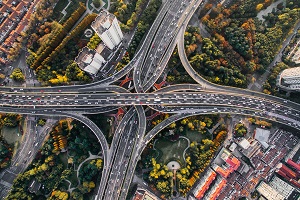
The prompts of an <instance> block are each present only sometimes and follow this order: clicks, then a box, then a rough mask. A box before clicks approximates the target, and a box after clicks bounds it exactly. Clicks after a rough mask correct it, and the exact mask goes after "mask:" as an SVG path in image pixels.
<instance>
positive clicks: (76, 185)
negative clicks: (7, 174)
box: [7, 120, 103, 199]
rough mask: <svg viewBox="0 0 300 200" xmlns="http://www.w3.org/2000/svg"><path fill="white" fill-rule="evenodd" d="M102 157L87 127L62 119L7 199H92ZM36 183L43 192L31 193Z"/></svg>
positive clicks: (96, 142)
mask: <svg viewBox="0 0 300 200" xmlns="http://www.w3.org/2000/svg"><path fill="white" fill-rule="evenodd" d="M102 161H103V160H102V156H101V149H100V147H99V143H98V140H97V139H96V137H95V136H94V135H93V133H92V132H91V131H90V130H89V129H88V128H87V127H85V126H84V125H83V124H81V123H79V122H77V121H75V120H73V121H72V120H61V121H59V123H58V125H57V126H55V127H54V128H53V129H52V131H51V132H50V136H49V138H48V139H47V141H46V142H45V144H44V145H43V147H42V148H41V149H40V150H39V152H38V153H37V155H36V157H35V158H34V160H33V162H32V163H31V164H30V165H29V167H28V168H27V169H26V171H25V172H24V173H22V174H19V175H18V176H17V178H16V179H15V181H14V184H13V187H12V190H11V192H10V193H9V195H8V197H7V199H27V198H31V199H57V198H59V199H69V198H70V197H71V198H72V199H89V198H90V195H91V194H92V193H91V192H92V191H93V189H94V188H95V187H96V185H95V183H97V182H99V179H100V178H101V175H100V174H101V171H102V166H103V164H102ZM33 181H36V182H38V183H39V184H40V186H41V187H40V189H39V190H37V191H35V192H33V193H32V192H29V190H28V188H29V187H30V185H31V184H32V182H33Z"/></svg>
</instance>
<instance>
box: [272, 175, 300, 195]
mask: <svg viewBox="0 0 300 200" xmlns="http://www.w3.org/2000/svg"><path fill="white" fill-rule="evenodd" d="M269 184H270V186H271V187H272V188H274V189H275V190H277V191H278V192H279V193H280V194H281V195H282V196H283V197H284V198H285V199H290V198H289V197H290V196H291V195H292V194H293V193H299V192H298V191H296V189H295V188H294V187H293V186H292V185H290V184H288V183H287V182H285V181H283V180H281V179H280V178H278V177H277V176H273V178H272V179H271V181H270V183H269ZM298 197H299V196H298Z"/></svg>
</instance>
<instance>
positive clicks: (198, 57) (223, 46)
mask: <svg viewBox="0 0 300 200" xmlns="http://www.w3.org/2000/svg"><path fill="white" fill-rule="evenodd" d="M272 2H273V1H271V0H265V1H264V0H254V1H253V0H243V1H242V2H241V1H237V0H235V1H232V2H231V4H230V6H229V7H227V8H224V7H223V6H222V5H217V7H213V6H212V4H209V3H207V4H206V5H205V6H204V9H203V10H206V11H208V10H211V12H209V14H207V15H206V13H203V12H201V13H200V15H199V17H200V18H201V21H202V22H203V23H204V24H205V25H206V27H207V30H208V32H209V33H210V34H211V38H201V37H198V35H199V30H197V29H196V28H192V29H191V28H188V29H187V30H186V33H185V45H186V47H185V48H186V53H187V55H188V57H189V60H190V62H191V65H192V66H193V67H194V68H195V69H196V70H197V71H198V72H199V73H201V74H202V75H203V76H204V77H205V78H207V79H208V80H209V81H211V82H214V83H218V84H222V85H230V86H236V87H246V86H247V84H248V83H249V82H250V81H252V80H253V78H252V74H253V73H255V72H259V73H261V72H264V70H265V69H266V67H267V66H268V65H269V64H270V63H271V61H272V60H273V58H274V56H275V55H276V53H277V51H278V50H279V48H280V47H281V46H280V45H278V44H281V43H282V42H283V40H284V39H285V37H286V36H287V35H288V33H289V31H290V30H291V29H292V28H293V26H294V24H295V22H296V21H297V20H298V19H299V17H300V10H299V9H298V8H296V6H290V9H284V8H283V7H282V4H280V5H279V6H278V7H277V9H274V10H273V11H272V12H271V13H269V14H268V15H267V16H264V19H263V21H261V20H259V19H258V18H256V16H257V14H258V13H259V11H261V10H262V9H265V8H266V7H267V6H269V5H270V4H271V3H272ZM198 38H199V39H198Z"/></svg>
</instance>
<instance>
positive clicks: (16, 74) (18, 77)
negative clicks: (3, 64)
mask: <svg viewBox="0 0 300 200" xmlns="http://www.w3.org/2000/svg"><path fill="white" fill-rule="evenodd" d="M10 78H11V79H13V80H15V81H18V82H23V81H24V80H25V76H24V74H23V73H22V70H21V69H20V68H15V69H14V70H13V72H12V73H11V75H10Z"/></svg>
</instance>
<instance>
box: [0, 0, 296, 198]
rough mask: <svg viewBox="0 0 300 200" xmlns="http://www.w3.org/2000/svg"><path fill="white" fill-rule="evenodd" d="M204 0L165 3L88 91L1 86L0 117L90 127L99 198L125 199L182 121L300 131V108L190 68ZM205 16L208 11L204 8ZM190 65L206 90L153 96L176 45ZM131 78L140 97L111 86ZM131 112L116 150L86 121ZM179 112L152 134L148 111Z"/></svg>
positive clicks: (180, 88) (176, 88)
mask: <svg viewBox="0 0 300 200" xmlns="http://www.w3.org/2000/svg"><path fill="white" fill-rule="evenodd" d="M201 4H202V0H185V1H179V0H172V1H167V2H165V3H164V4H163V5H162V6H161V9H160V10H159V13H158V16H157V18H156V20H155V21H154V23H153V24H152V26H151V28H150V30H149V31H148V33H147V36H146V37H145V39H144V41H143V43H142V44H141V45H140V47H139V50H138V51H137V53H136V55H135V57H134V58H133V59H132V61H131V62H130V63H129V64H128V65H126V66H125V67H124V68H123V69H122V70H121V71H119V72H117V73H116V74H114V75H112V76H110V77H108V78H106V79H103V80H101V81H98V82H94V83H91V84H87V85H73V86H60V87H34V88H8V87H1V88H0V92H1V94H0V95H1V96H0V97H1V99H0V111H1V112H12V113H21V114H30V115H45V116H51V115H53V116H54V115H57V116H65V117H72V118H74V119H77V120H79V121H81V122H82V123H83V124H85V125H86V126H87V127H89V128H90V129H91V130H92V131H93V133H94V134H95V135H96V137H97V138H98V140H99V143H100V145H101V147H102V151H103V156H104V169H103V172H102V178H101V183H100V184H99V187H98V191H97V195H96V197H95V198H96V199H125V198H126V195H127V191H128V188H129V186H130V183H131V180H132V177H133V174H134V170H135V167H136V163H137V161H138V159H139V157H140V155H141V153H142V151H143V149H144V148H145V147H146V145H147V143H148V142H149V141H150V140H151V139H152V138H153V137H154V136H155V135H156V134H157V133H158V132H160V131H161V130H162V129H163V128H165V127H166V126H168V125H169V124H171V123H173V122H174V121H176V120H180V119H182V118H185V117H188V116H193V115H199V114H212V113H235V114H241V115H250V116H257V117H261V118H265V119H268V120H272V121H276V122H278V123H281V124H284V125H286V126H290V127H292V128H294V129H296V130H300V105H299V104H296V103H293V102H290V101H287V100H284V99H281V98H278V97H273V96H269V95H265V94H262V93H258V92H253V91H248V90H242V89H238V88H232V87H224V86H219V85H215V84H212V83H210V82H208V81H206V80H204V79H203V78H202V77H201V76H200V75H199V74H197V73H196V72H195V71H194V70H193V68H192V67H191V66H190V64H189V62H188V60H187V57H186V55H185V52H184V38H183V34H184V30H185V28H186V26H187V24H188V21H189V19H190V18H191V17H192V15H193V13H194V12H195V10H196V9H197V8H198V7H199V6H200V5H201ZM200 9H201V7H200ZM176 45H177V46H178V52H179V56H180V59H181V62H182V64H183V66H184V67H185V69H186V71H187V72H188V73H189V74H190V76H191V77H192V78H193V79H194V80H195V81H196V82H197V83H199V84H179V85H172V86H168V87H165V88H162V89H160V90H157V91H155V92H152V93H146V92H147V91H149V90H150V89H151V88H152V86H153V84H154V83H155V82H156V81H157V80H158V78H159V77H160V76H161V74H162V73H163V72H164V69H165V67H166V65H167V63H168V60H169V59H170V57H171V55H172V52H173V50H174V48H175V46H176ZM127 74H131V75H132V76H133V81H134V87H135V91H136V93H133V92H132V91H128V90H126V89H124V88H122V87H119V86H115V85H110V84H112V83H114V82H115V81H117V80H119V79H120V78H122V77H124V76H125V75H127ZM123 106H128V108H129V109H128V111H127V113H126V114H125V115H124V117H123V118H122V120H121V122H120V124H119V126H118V127H117V129H116V131H115V134H114V138H113V141H112V144H111V145H110V146H109V145H108V143H107V141H106V140H105V137H104V134H103V133H102V132H101V130H100V129H99V127H97V126H96V125H95V124H94V123H93V122H92V121H91V120H89V119H88V118H87V117H85V116H84V115H83V114H88V113H89V114H96V113H105V112H109V111H112V110H116V109H118V108H119V107H123ZM145 106H148V107H150V108H152V109H154V110H157V111H159V112H164V113H172V114H173V115H171V116H170V117H169V118H168V119H166V120H164V121H162V122H161V123H160V124H158V125H157V126H155V127H154V128H153V129H152V130H150V131H149V132H148V133H147V134H146V117H145V111H144V107H145Z"/></svg>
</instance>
